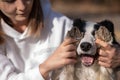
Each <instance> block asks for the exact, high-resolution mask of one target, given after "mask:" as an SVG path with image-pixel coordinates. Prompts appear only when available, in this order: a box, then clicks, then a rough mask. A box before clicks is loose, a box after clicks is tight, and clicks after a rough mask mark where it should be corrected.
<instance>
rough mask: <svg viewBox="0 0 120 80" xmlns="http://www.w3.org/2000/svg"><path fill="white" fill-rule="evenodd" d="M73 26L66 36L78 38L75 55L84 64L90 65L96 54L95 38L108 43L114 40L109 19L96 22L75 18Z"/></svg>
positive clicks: (112, 28)
mask: <svg viewBox="0 0 120 80" xmlns="http://www.w3.org/2000/svg"><path fill="white" fill-rule="evenodd" d="M73 26H74V27H73V28H72V29H71V31H69V32H68V35H67V36H69V37H72V38H75V39H77V40H78V43H76V45H77V55H78V56H79V57H80V60H81V63H82V64H83V65H85V66H91V65H92V64H93V63H94V61H95V59H96V58H97V56H98V53H97V52H98V45H96V43H95V40H96V38H99V39H101V40H103V41H105V42H108V43H109V44H113V43H114V42H116V41H115V38H114V27H113V23H112V22H111V21H108V20H104V21H101V22H98V23H97V22H89V21H84V20H81V19H76V20H74V23H73Z"/></svg>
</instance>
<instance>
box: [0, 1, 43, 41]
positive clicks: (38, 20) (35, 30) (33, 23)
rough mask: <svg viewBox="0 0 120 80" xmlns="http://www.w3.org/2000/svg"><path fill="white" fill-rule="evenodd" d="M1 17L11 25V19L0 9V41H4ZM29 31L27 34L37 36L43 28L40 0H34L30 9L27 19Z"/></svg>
mask: <svg viewBox="0 0 120 80" xmlns="http://www.w3.org/2000/svg"><path fill="white" fill-rule="evenodd" d="M1 19H3V20H4V21H5V22H6V23H7V24H9V25H10V26H12V22H11V20H10V19H9V18H8V17H7V16H5V15H4V14H3V13H2V12H1V11H0V43H2V42H4V36H5V34H4V32H3V30H2V28H1ZM28 20H29V21H28V23H29V24H28V25H29V31H28V35H32V36H39V35H40V32H41V29H42V28H43V12H42V8H41V3H40V0H34V2H33V6H32V10H31V13H30V16H29V19H28Z"/></svg>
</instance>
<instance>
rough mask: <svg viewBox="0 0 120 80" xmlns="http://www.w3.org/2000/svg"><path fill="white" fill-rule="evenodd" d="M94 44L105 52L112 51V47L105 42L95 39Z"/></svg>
mask: <svg viewBox="0 0 120 80" xmlns="http://www.w3.org/2000/svg"><path fill="white" fill-rule="evenodd" d="M96 43H97V44H98V45H100V46H101V47H102V49H105V50H110V49H112V46H111V45H110V44H108V43H106V42H104V41H102V40H100V39H96Z"/></svg>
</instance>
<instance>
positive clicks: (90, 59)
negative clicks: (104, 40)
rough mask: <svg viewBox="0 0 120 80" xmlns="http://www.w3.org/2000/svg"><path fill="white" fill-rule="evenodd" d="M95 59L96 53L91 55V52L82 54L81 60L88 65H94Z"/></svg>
mask: <svg viewBox="0 0 120 80" xmlns="http://www.w3.org/2000/svg"><path fill="white" fill-rule="evenodd" d="M95 59H96V55H90V54H81V55H80V61H81V63H82V64H83V65H84V66H86V67H90V66H92V65H93V64H94V61H95Z"/></svg>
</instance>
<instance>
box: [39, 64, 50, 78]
mask: <svg viewBox="0 0 120 80" xmlns="http://www.w3.org/2000/svg"><path fill="white" fill-rule="evenodd" d="M39 70H40V73H41V75H42V76H43V77H44V79H45V80H47V78H48V77H49V72H50V71H49V69H48V68H46V66H45V64H44V63H43V64H40V65H39Z"/></svg>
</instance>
